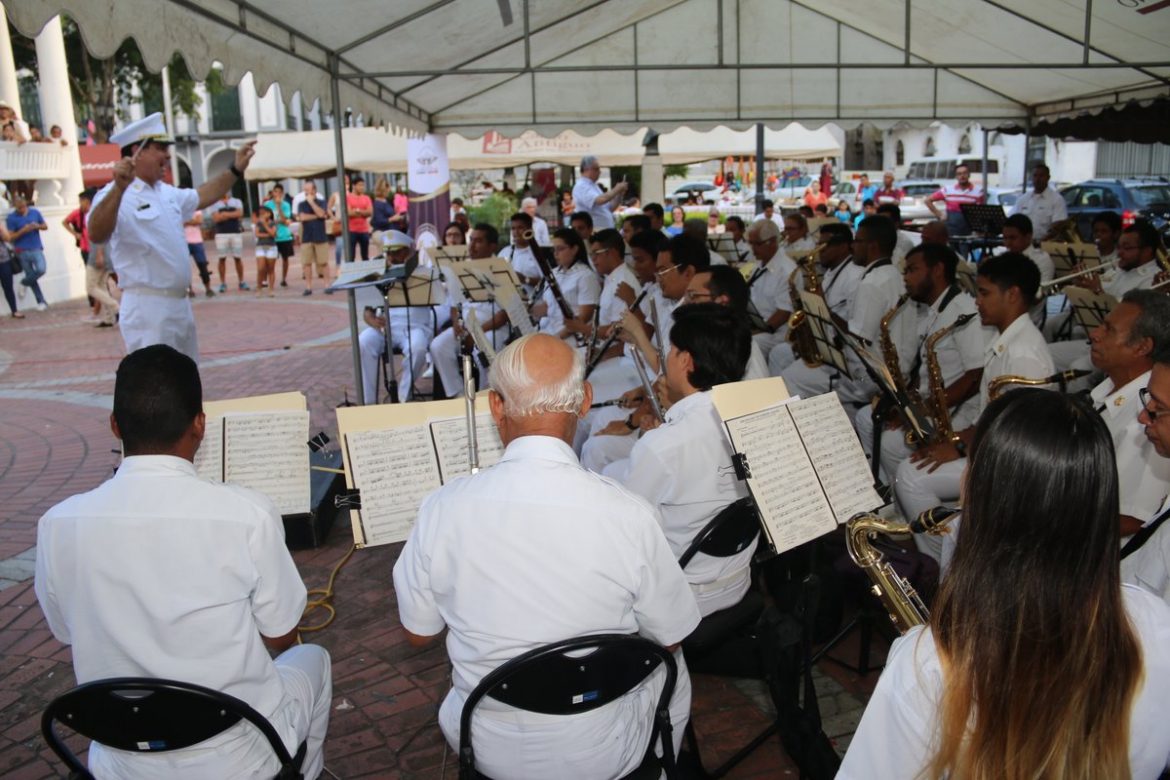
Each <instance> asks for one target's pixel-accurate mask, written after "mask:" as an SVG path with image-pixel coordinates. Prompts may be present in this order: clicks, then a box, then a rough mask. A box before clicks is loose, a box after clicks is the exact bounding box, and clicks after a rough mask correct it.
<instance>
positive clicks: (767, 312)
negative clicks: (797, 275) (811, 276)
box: [748, 251, 796, 321]
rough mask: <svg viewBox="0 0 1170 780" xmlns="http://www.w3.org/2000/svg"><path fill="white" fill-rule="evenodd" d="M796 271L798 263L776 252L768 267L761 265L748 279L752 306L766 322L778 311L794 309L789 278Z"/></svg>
mask: <svg viewBox="0 0 1170 780" xmlns="http://www.w3.org/2000/svg"><path fill="white" fill-rule="evenodd" d="M795 270H796V263H794V262H792V258H790V257H789V256H788V255H786V254H784V253H783V252H779V251H778V252H776V254H774V255H772V257H771V259H770V260H768V263H767V265H760V266H759V267H757V268H756V270H755V271H753V272H752V275H751V276H750V277H749V278H748V285H749V287H748V292H749V293H750V294H751V301H752V304H753V305H755V307H756V311H758V312H759V313H760V317H762V318H763V319H764V320H765V321H767V320H768V319H770V318H771V316H772V315H773V314H775V313H776V312H777V311H790V310H791V309H792V295H791V294H790V293H791V291H790V290H789V289H788V278H789V277H790V276H792V272H793V271H795Z"/></svg>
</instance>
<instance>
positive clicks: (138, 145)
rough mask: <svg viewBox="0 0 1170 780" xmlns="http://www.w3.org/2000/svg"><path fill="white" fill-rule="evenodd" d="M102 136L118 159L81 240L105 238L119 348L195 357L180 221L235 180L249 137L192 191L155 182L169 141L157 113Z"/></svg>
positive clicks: (165, 164) (166, 163)
mask: <svg viewBox="0 0 1170 780" xmlns="http://www.w3.org/2000/svg"><path fill="white" fill-rule="evenodd" d="M110 141H111V142H112V143H115V144H117V145H118V146H120V147H121V149H122V159H121V160H120V161H118V162H117V163H115V165H114V180H113V181H112V182H110V183H109V184H107V185H106V186H105V187H103V188H102V189H101V190H100V191H99V192H98V194H97V195H96V196H95V197H94V199H93V208H91V209H90V212H89V238H90V240H91V241H93V242H94V243H97V244H103V243H108V252H109V258H110V261H111V262H112V263H113V265H114V267H115V268H116V269H117V270H118V286H119V287H121V288H122V309H121V314H120V318H119V325H120V327H121V330H122V339H123V340H124V341H125V342H126V351H127V352H133V351H135V350H137V349H141V348H142V347H146V346H150V345H151V344H167V345H169V346H172V347H174V348H175V349H177V350H179V351H180V352H182V353H183V354H185V355H187V356H188V357H190V358H191V359H192V360H195V361H198V360H199V342H198V339H196V337H195V317H194V315H193V313H192V311H191V302H190V300H188V298H187V288H188V287H189V286H190V283H191V261H190V255H189V254H188V251H187V240H186V238H185V237H184V235H183V225H184V223H186V222H189V221H190V220H191V218H192V217H193V216H194V214H195V212H196V211H197V210H198V209H203V208H207V207H208V206H210V205H211V204H213V203H215V202H216V201H217V200H219V199H220V198H221V197H223V195H224V193H226V192H227V191H228V190H229V189H230V188H231V186H232V184H233V183H234V182H235V181H236V179H240V178H243V176H244V170H245V169H247V167H248V163H249V162H250V161H251V159H252V155H253V153H254V150H253V147H254V146H255V143H256V142H255V141H249V142H248V143H246V144H244V145H243V146H241V147H240V148H239V149H237V150H236V157H235V160H234V161H233V162H232V163H231V165H229V166H228V169H227V170H226V171H224V172H223V173H221V174H219V175H218V176H216V177H215V178H214V179H211V180H210V181H208V182H206V183H205V184H203V186H201V187H199V188H198V189H197V190H196V189H179V188H178V187H173V186H171V185H170V184H167V183H166V182H164V181H163V175H164V174H165V172H166V170H167V169H168V168H169V167H170V160H171V153H170V147H171V145H172V144H173V143H174V139H172V138H171V136H170V135H169V134H168V133H167V129H166V125H164V124H163V118H162V114H159V113H154V114H151V115H150V116H148V117H146V118H145V119H141V120H139V121H137V122H134V123H132V124H130V125H128V126H127V127H126V128H125V129H124V130H122V131H121V132H117V133H114V134H113V135H111V136H110Z"/></svg>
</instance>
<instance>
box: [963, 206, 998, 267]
mask: <svg viewBox="0 0 1170 780" xmlns="http://www.w3.org/2000/svg"><path fill="white" fill-rule="evenodd" d="M959 210H960V211H962V212H963V219H965V220H967V227H968V228H969V229H970V230H971V233H972V234H973V235H974V237H975V238H976V239H977V240H976V241H973V242H972V248H975V247H979V248H980V249H981V250H982V251H981V252H980V254H979V256H980V257H986V256H987V255H989V254H990V253H991V250H992V247H994V246H996V245H997V244H998V241H997V240H996V237H997V236H1000V235H1002V234H1003V223H1004V222H1005V221H1007V215H1006V214H1004V211H1003V206H1000V205H998V204H997V205H994V206H991V205H988V204H986V203H962V204H960V205H959Z"/></svg>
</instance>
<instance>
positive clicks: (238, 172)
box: [228, 160, 244, 179]
mask: <svg viewBox="0 0 1170 780" xmlns="http://www.w3.org/2000/svg"><path fill="white" fill-rule="evenodd" d="M228 170H229V171H231V172H232V176H235V177H236V178H237V179H242V178H244V172H243V171H241V170H240V169H239V168H237V167H236V162H235V160H232V164H231V165H229V166H228Z"/></svg>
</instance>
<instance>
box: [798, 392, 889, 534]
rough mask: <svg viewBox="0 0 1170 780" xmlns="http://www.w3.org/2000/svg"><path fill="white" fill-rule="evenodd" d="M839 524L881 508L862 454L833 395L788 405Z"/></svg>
mask: <svg viewBox="0 0 1170 780" xmlns="http://www.w3.org/2000/svg"><path fill="white" fill-rule="evenodd" d="M786 408H787V409H788V411H789V412H790V413H791V414H792V419H793V421H794V422H795V423H796V428H797V430H798V431H799V432H800V436H801V439H802V440H803V441H804V446H805V449H806V450H807V451H808V456H809V458H810V459H811V460H812V465H813V468H815V469H816V472H817V476H819V477H820V480H821V486H822V487H823V488H824V490H825V494H826V495H827V496H828V499H829V506H830V507H831V508H832V511H833V515H834V516H835V517H836V518H837V522H838V523H844V522H845V521H846V520H848V519H849V518H850V517H853V515H855V514H857V513H858V512H869V511H872V510H873V509H875V508H877V507H879V506H881V504H882V500H881V496H879V495H878V494H877V491H875V490H874V489H873V481H872V479H871V474H870V470H869V462H868V461H867V460H866V459H865V451H864V450H862V449H861V442H860V441H858V439H857V434H856V433H855V432H854V430H853V424H852V423H850V422H849V417H848V415H846V414H845V410H844V409H843V408H841V401H840V400H839V399H838V398H837V394H836V393H832V392H830V393H825V394H824V395H818V396H814V397H813V398H809V399H807V400H803V401H798V402H796V403H791V404H788V405H787V407H786Z"/></svg>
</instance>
